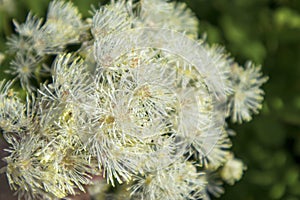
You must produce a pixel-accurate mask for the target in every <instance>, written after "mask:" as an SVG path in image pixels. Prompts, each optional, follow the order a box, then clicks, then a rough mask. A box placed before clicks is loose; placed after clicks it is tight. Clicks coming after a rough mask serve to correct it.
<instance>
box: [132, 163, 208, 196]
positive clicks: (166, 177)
mask: <svg viewBox="0 0 300 200" xmlns="http://www.w3.org/2000/svg"><path fill="white" fill-rule="evenodd" d="M203 175H204V174H202V173H198V172H197V170H196V168H195V166H194V165H193V164H192V163H190V162H188V161H181V162H175V163H173V164H172V165H171V166H169V167H167V168H165V169H161V170H157V171H156V172H155V173H149V174H145V175H144V176H141V177H140V176H136V177H135V178H134V182H136V183H135V184H134V185H133V186H132V187H131V190H132V195H133V199H145V200H146V199H147V200H163V199H174V200H175V199H191V200H196V199H199V198H200V197H202V194H201V191H202V189H203V187H204V186H205V182H204V181H203V180H202V178H201V177H202V176H203Z"/></svg>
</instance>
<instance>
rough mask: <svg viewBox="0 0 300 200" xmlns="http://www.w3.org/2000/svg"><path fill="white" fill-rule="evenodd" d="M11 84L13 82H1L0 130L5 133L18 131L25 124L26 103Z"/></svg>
mask: <svg viewBox="0 0 300 200" xmlns="http://www.w3.org/2000/svg"><path fill="white" fill-rule="evenodd" d="M11 86H12V82H5V80H3V81H1V82H0V130H1V131H3V132H4V133H11V132H18V131H20V130H21V129H22V128H23V127H24V125H25V120H24V118H25V117H24V114H25V105H24V104H23V103H22V102H21V100H20V99H19V98H18V97H17V94H16V92H15V91H14V90H13V89H12V88H11Z"/></svg>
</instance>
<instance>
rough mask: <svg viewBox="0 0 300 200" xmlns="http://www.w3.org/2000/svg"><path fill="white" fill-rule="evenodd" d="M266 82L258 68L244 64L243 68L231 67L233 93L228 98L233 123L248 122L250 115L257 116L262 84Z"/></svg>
mask: <svg viewBox="0 0 300 200" xmlns="http://www.w3.org/2000/svg"><path fill="white" fill-rule="evenodd" d="M267 80H268V78H267V77H263V76H262V73H261V71H260V66H255V65H254V64H253V63H251V62H248V63H246V66H245V68H242V67H239V66H238V65H237V64H234V65H232V82H233V83H232V84H233V89H234V93H233V96H232V97H231V98H230V102H229V109H230V114H231V119H232V121H233V122H238V123H242V122H243V121H250V120H251V119H252V117H251V115H252V113H254V114H257V113H258V111H259V110H260V109H261V107H262V104H261V103H262V101H263V94H264V91H263V90H262V89H261V86H262V84H264V83H265V82H266V81H267Z"/></svg>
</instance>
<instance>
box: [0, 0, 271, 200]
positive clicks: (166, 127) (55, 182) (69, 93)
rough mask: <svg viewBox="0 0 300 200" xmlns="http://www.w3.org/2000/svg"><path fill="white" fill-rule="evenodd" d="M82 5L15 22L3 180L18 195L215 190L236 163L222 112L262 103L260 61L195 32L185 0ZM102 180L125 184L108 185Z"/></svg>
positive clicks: (147, 198) (150, 197)
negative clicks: (89, 8)
mask: <svg viewBox="0 0 300 200" xmlns="http://www.w3.org/2000/svg"><path fill="white" fill-rule="evenodd" d="M92 14H93V16H92V18H89V19H86V20H83V19H82V17H81V16H80V14H79V12H78V10H77V8H76V7H74V5H72V3H70V2H63V1H58V0H54V1H52V2H51V3H50V5H49V9H48V13H47V18H46V20H45V21H43V20H42V19H39V18H38V17H36V16H34V15H33V14H31V13H30V14H29V15H28V17H27V19H26V22H25V23H23V24H19V23H17V22H14V24H15V27H16V35H14V36H11V37H10V38H9V42H8V46H9V50H10V53H12V54H13V55H14V59H13V60H12V61H11V63H10V64H11V68H10V70H8V72H9V73H11V74H12V75H15V76H16V77H17V78H18V79H19V80H20V83H21V86H22V88H23V91H25V92H26V96H27V97H26V100H25V99H22V98H21V96H20V95H19V92H18V91H15V90H14V89H13V84H14V83H15V81H4V80H3V81H1V82H0V130H1V132H2V133H3V136H4V138H5V139H6V141H7V142H8V143H9V144H10V148H9V149H7V151H8V152H9V153H10V154H9V156H8V157H5V158H4V160H5V162H6V163H7V166H6V168H5V171H6V175H7V178H8V181H9V184H10V186H11V188H12V189H13V190H16V191H17V193H18V195H19V197H25V198H26V199H56V198H67V197H68V196H70V195H76V194H77V193H79V192H80V191H82V192H85V191H90V193H91V195H94V198H96V197H97V193H99V192H101V195H100V196H102V197H103V196H105V195H107V196H112V198H115V199H120V198H121V199H143V200H159V199H174V200H178V199H189V200H193V199H194V200H196V199H209V195H210V194H212V195H215V196H220V194H221V193H223V188H222V180H223V181H225V182H227V183H229V184H234V182H235V181H238V180H239V179H240V178H241V176H242V173H243V170H244V169H245V165H244V164H243V163H242V162H241V161H240V160H238V159H236V158H234V156H233V153H232V152H231V151H230V147H231V141H230V137H229V136H230V133H231V132H232V131H231V130H230V129H229V128H228V125H227V122H226V119H228V118H231V120H232V122H238V123H242V122H243V121H249V120H250V119H251V115H252V114H253V113H257V112H258V110H259V109H260V108H261V102H262V100H263V97H262V95H263V90H262V89H260V87H261V85H262V84H263V83H265V82H266V80H267V78H265V77H263V76H262V74H261V72H260V67H258V66H255V65H253V64H252V63H250V62H249V63H247V64H246V67H242V66H239V65H238V64H237V63H235V62H234V61H233V59H232V58H231V57H230V56H229V55H228V54H226V53H225V52H224V50H223V48H221V47H216V46H209V45H208V44H206V43H205V41H203V40H201V39H197V38H198V36H197V27H198V23H197V19H196V18H195V16H194V15H193V14H192V12H191V11H190V10H189V9H188V8H187V7H186V6H185V4H183V3H174V2H167V1H164V0H141V1H139V2H135V1H131V0H128V1H125V0H119V1H112V2H111V3H110V4H109V5H105V6H102V7H100V8H99V9H95V10H94V11H93V12H92ZM70 44H78V46H79V48H77V49H76V50H74V49H73V50H70V49H68V45H70ZM53 58H54V60H53ZM52 61H53V62H52ZM50 65H51V66H50ZM37 83H38V84H39V85H40V86H37V85H38V84H37ZM99 176H100V177H103V178H102V179H100V181H94V179H95V177H99ZM101 180H106V182H107V184H108V185H110V186H112V187H115V186H117V188H119V189H120V190H123V189H122V188H123V187H125V190H127V191H128V192H117V191H116V192H115V193H114V194H110V193H109V187H108V186H107V184H104V183H103V181H101ZM91 184H94V185H93V186H91V187H90V188H89V185H91ZM97 187H98V189H97ZM91 191H92V192H91ZM97 191H98V192H97ZM99 199H100V198H99Z"/></svg>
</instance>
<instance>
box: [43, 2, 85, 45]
mask: <svg viewBox="0 0 300 200" xmlns="http://www.w3.org/2000/svg"><path fill="white" fill-rule="evenodd" d="M43 29H44V31H45V32H46V33H47V36H48V38H47V42H48V45H51V46H53V45H54V46H62V45H65V44H68V43H76V42H78V40H79V36H80V34H81V33H82V31H83V30H84V25H83V22H82V20H81V14H80V13H79V11H78V9H77V8H76V7H75V6H74V5H73V4H72V3H71V2H63V1H56V0H55V1H52V2H51V3H50V4H49V9H48V13H47V18H46V23H45V24H44V26H43Z"/></svg>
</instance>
